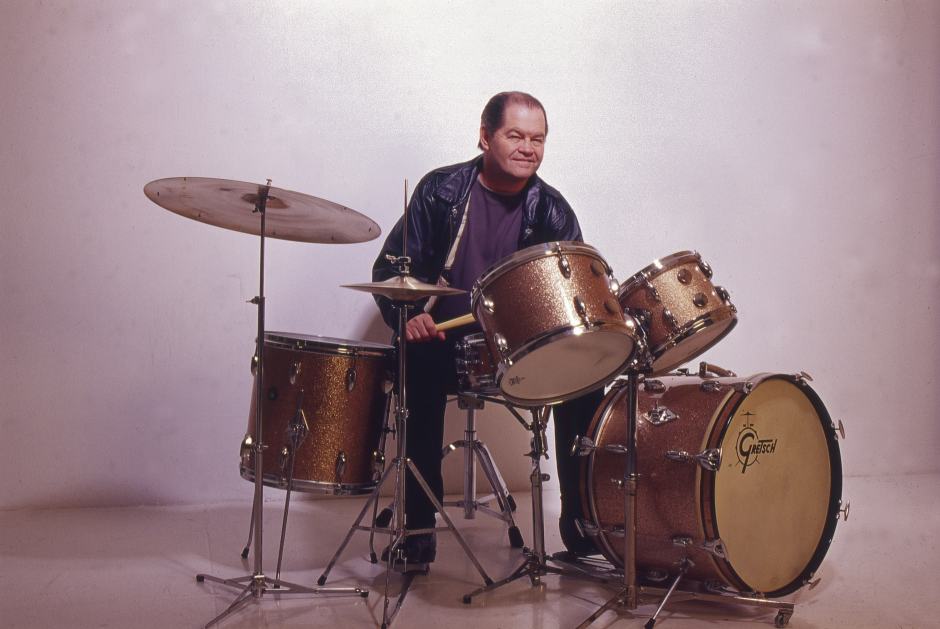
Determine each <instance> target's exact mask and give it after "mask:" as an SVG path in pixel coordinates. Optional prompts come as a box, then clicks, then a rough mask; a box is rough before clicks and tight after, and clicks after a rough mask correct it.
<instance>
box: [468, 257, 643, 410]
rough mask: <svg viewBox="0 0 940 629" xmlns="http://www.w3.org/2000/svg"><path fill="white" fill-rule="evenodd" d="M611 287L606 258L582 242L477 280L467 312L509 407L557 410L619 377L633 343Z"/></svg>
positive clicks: (632, 330)
mask: <svg viewBox="0 0 940 629" xmlns="http://www.w3.org/2000/svg"><path fill="white" fill-rule="evenodd" d="M615 284H616V282H614V280H613V278H612V277H611V270H610V267H609V266H608V264H607V262H606V261H605V260H604V258H602V257H601V255H600V254H599V253H598V251H597V250H596V249H594V247H591V246H590V245H585V244H583V243H580V242H553V243H547V244H544V245H536V246H534V247H528V248H526V249H523V250H521V251H518V252H516V253H515V254H513V255H511V256H509V257H508V258H506V259H505V260H503V261H501V262H500V263H499V264H497V265H495V266H494V267H492V268H491V269H489V270H488V271H486V273H484V274H483V275H482V276H481V277H480V279H478V280H477V282H476V283H475V285H474V287H473V290H472V292H471V309H472V312H473V315H474V317H475V319H476V320H477V322H479V324H480V327H481V328H482V329H483V333H484V335H485V337H486V343H487V345H488V346H489V350H490V353H491V354H492V356H493V357H494V358H495V359H496V360H497V362H498V368H497V370H496V382H497V385H498V386H499V388H500V390H501V391H502V394H503V396H504V397H505V398H506V399H507V400H509V401H511V402H514V403H516V404H519V405H522V406H526V405H533V404H535V405H544V404H555V403H558V402H562V401H564V400H567V399H570V398H573V397H577V396H579V395H581V394H583V393H585V392H587V391H591V390H593V389H596V388H598V387H600V386H602V385H604V384H606V383H607V382H609V381H610V380H611V379H613V378H614V377H615V376H616V375H617V374H618V373H621V372H622V371H623V369H624V368H625V367H626V365H627V364H628V363H629V362H630V360H631V358H632V357H633V354H634V351H635V349H636V345H637V343H638V336H637V329H636V323H635V322H634V321H633V319H632V317H625V316H624V314H623V309H622V308H621V307H620V304H619V303H618V301H617V299H616V295H615V293H614V291H615V290H616V288H614V286H615Z"/></svg>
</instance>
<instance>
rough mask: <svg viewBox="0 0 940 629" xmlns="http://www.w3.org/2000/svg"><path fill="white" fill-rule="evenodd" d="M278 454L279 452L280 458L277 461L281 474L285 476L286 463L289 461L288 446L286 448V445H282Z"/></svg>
mask: <svg viewBox="0 0 940 629" xmlns="http://www.w3.org/2000/svg"><path fill="white" fill-rule="evenodd" d="M280 454H281V458H280V460H279V461H278V463H279V465H280V466H281V476H283V477H285V478H286V477H287V463H288V462H289V461H290V448H288V447H287V446H283V447H282V448H281V452H280Z"/></svg>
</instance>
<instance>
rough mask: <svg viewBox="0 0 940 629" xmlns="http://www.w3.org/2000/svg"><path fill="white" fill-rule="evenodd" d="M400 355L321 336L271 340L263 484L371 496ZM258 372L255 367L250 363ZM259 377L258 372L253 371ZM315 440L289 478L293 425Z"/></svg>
mask: <svg viewBox="0 0 940 629" xmlns="http://www.w3.org/2000/svg"><path fill="white" fill-rule="evenodd" d="M394 358H395V350H394V348H393V347H391V346H389V345H381V344H379V343H369V342H366V341H348V340H345V339H334V338H327V337H323V336H308V335H305V334H288V333H284V332H265V334H264V397H263V398H262V405H261V411H262V427H263V428H264V430H263V431H262V438H263V439H264V443H265V446H267V448H266V449H265V451H264V461H263V464H264V470H263V478H262V482H263V483H264V484H265V485H268V486H270V487H279V488H282V489H283V488H286V487H287V481H288V478H291V477H292V478H293V482H292V484H291V487H292V489H293V490H295V491H303V492H313V493H329V494H336V495H356V494H366V493H369V492H371V491H372V490H373V489H374V488H375V485H376V483H377V481H378V478H379V476H380V475H381V473H382V470H383V469H384V466H385V457H384V454H383V452H382V447H381V446H382V431H383V429H384V427H385V416H386V412H387V410H388V399H389V398H388V394H389V391H390V390H391V388H392V382H393V378H394V376H393V368H394V363H395V360H394ZM252 365H254V363H252ZM253 371H254V369H253ZM257 400H258V378H257V375H256V377H255V383H254V386H253V387H252V392H251V408H250V411H249V413H248V432H247V434H246V435H245V438H244V440H243V441H242V446H241V464H240V472H241V475H242V477H243V478H244V479H245V480H250V481H254V479H255V460H254V448H253V445H254V442H255V439H256V435H257V432H256V430H255V404H256V403H257ZM295 417H296V418H298V419H299V420H300V422H304V421H306V425H307V427H308V429H309V433H308V434H307V435H306V437H305V438H304V440H303V441H302V442H301V443H300V446H299V447H298V448H297V452H296V454H295V455H294V465H293V474H291V470H290V466H289V461H290V448H291V422H292V420H294V418H295Z"/></svg>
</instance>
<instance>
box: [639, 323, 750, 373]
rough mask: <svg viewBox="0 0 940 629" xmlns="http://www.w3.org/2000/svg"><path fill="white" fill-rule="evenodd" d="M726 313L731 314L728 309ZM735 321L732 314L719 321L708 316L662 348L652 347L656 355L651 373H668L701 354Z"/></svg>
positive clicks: (724, 333)
mask: <svg viewBox="0 0 940 629" xmlns="http://www.w3.org/2000/svg"><path fill="white" fill-rule="evenodd" d="M728 314H732V313H731V312H730V310H729V311H728ZM737 322H738V319H737V317H735V316H733V315H732V316H730V317H729V318H726V319H724V320H720V321H712V320H711V319H708V318H706V319H701V320H699V321H696V322H695V323H694V324H693V325H691V326H689V329H688V330H686V331H685V334H684V335H682V336H681V337H680V338H678V339H675V340H672V341H670V342H669V343H668V344H666V346H665V347H664V348H654V349H653V355H654V356H656V359H655V360H654V361H653V375H662V374H665V373H669V372H670V371H672V370H673V369H675V368H676V367H678V366H679V365H682V364H684V363H687V362H689V361H690V360H693V359H694V358H696V357H697V356H699V355H701V354H702V353H704V352H705V351H706V350H707V349H709V348H710V347H711V346H713V345H715V344H716V343H717V342H718V341H720V340H721V339H723V338H725V336H727V335H728V332H730V331H731V329H732V328H734V326H735V324H736V323H737Z"/></svg>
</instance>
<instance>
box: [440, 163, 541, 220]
mask: <svg viewBox="0 0 940 629" xmlns="http://www.w3.org/2000/svg"><path fill="white" fill-rule="evenodd" d="M482 167H483V156H482V155H478V156H477V157H475V158H474V159H472V160H470V161H469V162H464V163H463V164H462V165H460V167H458V168H457V169H456V170H454V172H452V173H451V174H450V175H448V176H447V178H446V179H444V181H443V183H442V184H441V185H440V187H438V189H437V190H436V191H435V193H434V194H435V195H436V196H437V197H438V198H439V199H441V200H442V201H444V202H446V203H449V204H450V205H457V204H459V203H462V202H464V201H466V199H467V194H468V193H469V192H470V187H471V186H472V185H473V182H474V181H475V180H476V177H477V175H478V174H480V169H481V168H482ZM541 188H542V180H541V179H539V177H538V175H533V176H532V178H531V179H530V180H529V183H528V184H526V203H525V217H524V218H525V219H526V222H527V223H529V224H531V223H533V222H534V218H535V208H536V204H537V203H538V199H539V194H540V192H541Z"/></svg>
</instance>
